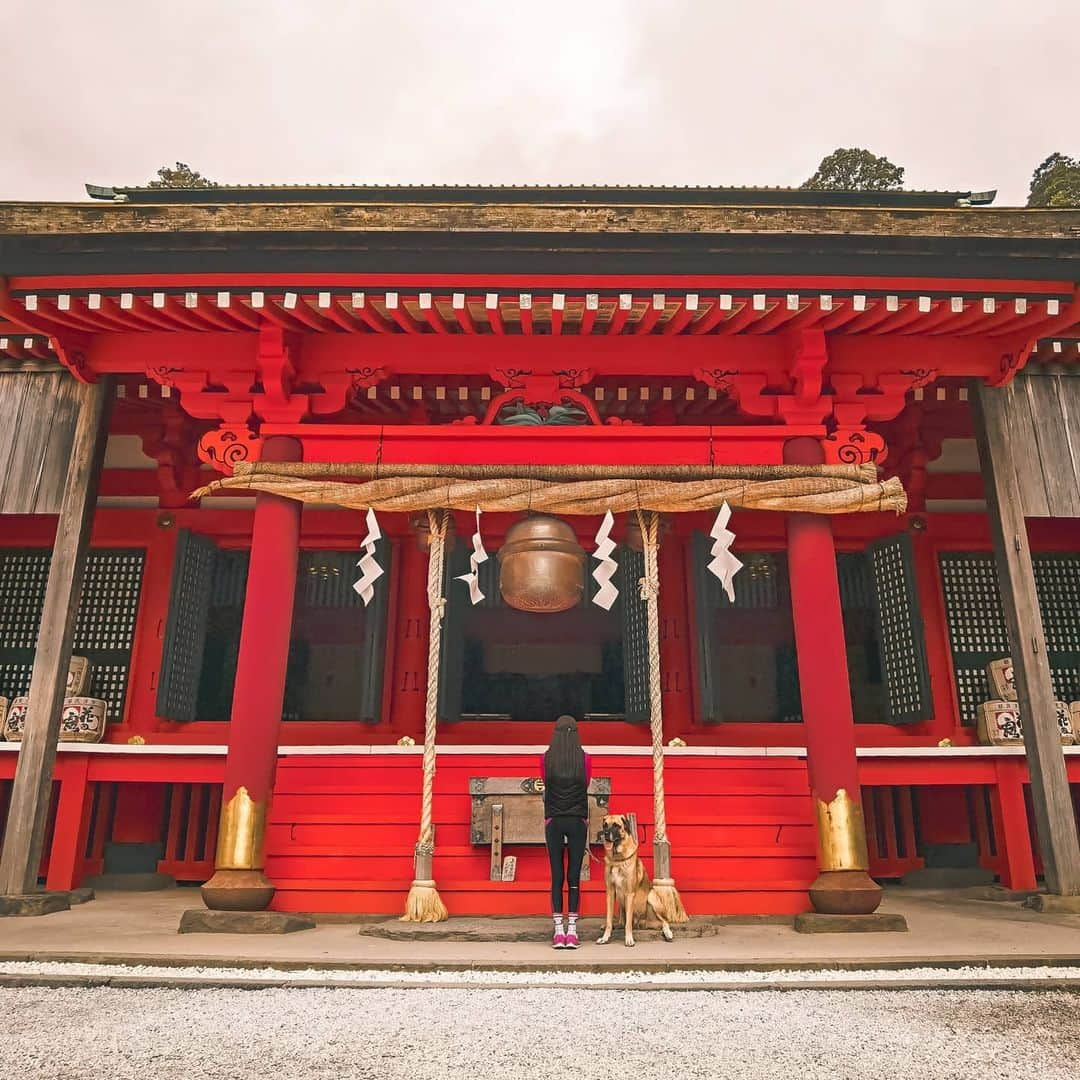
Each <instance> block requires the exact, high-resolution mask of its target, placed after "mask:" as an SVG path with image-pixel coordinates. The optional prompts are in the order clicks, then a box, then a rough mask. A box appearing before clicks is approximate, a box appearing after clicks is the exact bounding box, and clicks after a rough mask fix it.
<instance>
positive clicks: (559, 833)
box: [544, 817, 588, 915]
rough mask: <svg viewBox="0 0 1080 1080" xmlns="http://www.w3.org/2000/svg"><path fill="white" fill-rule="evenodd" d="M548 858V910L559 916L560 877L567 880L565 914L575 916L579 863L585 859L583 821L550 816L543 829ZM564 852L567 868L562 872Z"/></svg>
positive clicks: (561, 885)
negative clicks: (568, 903) (568, 898)
mask: <svg viewBox="0 0 1080 1080" xmlns="http://www.w3.org/2000/svg"><path fill="white" fill-rule="evenodd" d="M544 837H545V839H546V840H547V849H548V858H549V859H550V860H551V910H552V912H553V913H554V914H555V915H561V914H562V910H563V906H562V902H563V901H562V890H563V878H564V876H565V878H566V879H567V881H568V884H569V893H570V907H569V909H568V910H569V912H570V914H572V915H576V914H577V912H578V904H579V903H580V901H581V861H582V859H584V857H585V841H586V839H587V837H588V829H587V827H586V824H585V819H584V818H579V817H553V818H552V819H551V820H550V821H549V822H548V823H547V826H546V828H545V829H544ZM564 851H565V852H566V853H567V863H568V865H567V868H566V871H565V872H564V870H563V852H564Z"/></svg>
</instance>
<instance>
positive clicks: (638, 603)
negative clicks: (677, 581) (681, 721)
mask: <svg viewBox="0 0 1080 1080" xmlns="http://www.w3.org/2000/svg"><path fill="white" fill-rule="evenodd" d="M618 563H619V569H618V571H617V572H616V575H615V579H614V580H615V585H616V587H617V588H618V590H619V596H620V600H621V603H620V611H621V615H622V627H623V690H624V695H625V709H626V719H627V720H635V721H642V720H648V719H649V638H648V623H647V618H648V616H647V612H646V606H645V602H644V601H643V600H642V599H641V594H640V590H639V588H638V582H639V581H640V580H641V579H642V578H643V577H644V576H645V553H644V552H642V551H631V550H630V549H629V548H626V547H623V548H620V549H619V552H618Z"/></svg>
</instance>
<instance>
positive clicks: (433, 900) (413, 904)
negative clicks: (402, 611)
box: [401, 510, 450, 922]
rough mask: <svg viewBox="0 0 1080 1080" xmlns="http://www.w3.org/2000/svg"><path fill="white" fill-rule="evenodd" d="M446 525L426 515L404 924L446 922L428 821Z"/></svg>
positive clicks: (434, 514)
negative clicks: (415, 792) (422, 656)
mask: <svg viewBox="0 0 1080 1080" xmlns="http://www.w3.org/2000/svg"><path fill="white" fill-rule="evenodd" d="M449 523H450V515H449V514H448V513H447V512H446V511H445V510H429V511H428V529H429V534H430V537H431V542H430V545H429V547H428V576H427V596H428V610H429V612H430V619H429V623H428V658H427V697H426V699H425V703H424V757H423V793H422V795H421V800H420V833H419V836H418V838H417V841H416V853H415V857H414V863H415V873H416V878H415V879H414V881H413V883H412V885H411V886H410V888H409V895H408V897H407V899H406V901H405V914H404V915H402V917H401V918H402V921H403V922H442V921H443V920H445V919H446V918H447V911H446V905H445V904H444V903H443V902H442V898H441V897H440V896H439V892H438V889H437V888H436V886H435V881H434V878H433V876H432V862H433V857H434V855H435V831H434V829H433V828H432V824H431V817H432V805H433V802H434V793H435V739H436V728H437V722H438V711H439V651H440V645H441V643H442V624H443V616H444V614H445V611H446V598H445V597H444V596H443V594H442V585H443V565H444V561H445V555H446V532H447V529H448V527H449Z"/></svg>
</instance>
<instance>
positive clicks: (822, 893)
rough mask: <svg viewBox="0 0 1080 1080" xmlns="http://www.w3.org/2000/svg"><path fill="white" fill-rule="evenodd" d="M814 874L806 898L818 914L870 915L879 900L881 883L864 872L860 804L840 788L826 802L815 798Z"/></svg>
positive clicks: (865, 860)
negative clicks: (816, 872)
mask: <svg viewBox="0 0 1080 1080" xmlns="http://www.w3.org/2000/svg"><path fill="white" fill-rule="evenodd" d="M814 802H815V809H816V812H817V834H818V870H819V873H818V878H817V880H816V881H815V882H814V884H813V885H811V886H810V902H811V903H812V904H813V905H814V910H815V911H816V912H818V913H819V914H821V915H870V914H872V913H873V912H875V911H877V908H878V905H879V904H880V903H881V886H880V885H878V883H877V882H876V881H874V879H873V878H872V877H871V876H870V875H869V874H868V873H867V867H868V866H869V859H868V857H867V849H866V826H865V824H864V823H863V812H862V805H861V804H860V802H859V801H858V800H857V799H852V798H851V796H850V795H848V793H847V791H845V790H844V788H840V789H839V790H838V791H837V792H836V795H835V796H834V797H833V798H832V800H831V801H830V802H825V801H824V800H823V799H815V800H814Z"/></svg>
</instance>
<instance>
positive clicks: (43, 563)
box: [0, 548, 145, 723]
mask: <svg viewBox="0 0 1080 1080" xmlns="http://www.w3.org/2000/svg"><path fill="white" fill-rule="evenodd" d="M51 556H52V552H51V550H50V549H48V548H4V549H0V696H3V697H9V698H12V697H18V696H19V695H22V694H26V693H28V692H29V689H30V676H31V673H32V671H33V667H34V649H35V646H36V644H37V634H38V624H39V623H40V622H41V612H42V608H43V607H44V603H45V586H46V584H47V583H48V578H49V560H50V558H51ZM144 561H145V552H143V551H141V550H135V549H126V548H93V549H91V551H90V552H89V554H88V556H87V560H86V574H85V577H84V579H83V590H82V597H81V600H80V604H79V610H78V615H77V617H76V621H75V636H74V640H73V643H72V652H73V653H74V654H75V655H77V656H85V657H86V658H87V659H88V660H89V661H90V688H89V690H88V695H89V696H90V697H96V698H101V699H102V700H104V701H105V702H107V703H108V706H109V720H110V722H111V723H119V722H120V721H121V719H122V718H123V715H124V704H125V701H126V699H127V684H128V668H129V665H130V661H131V646H132V642H133V640H134V636H135V619H136V616H137V614H138V609H139V593H140V590H141V588H142V575H143V564H144Z"/></svg>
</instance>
